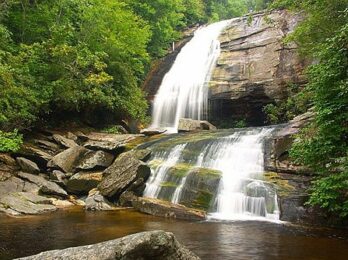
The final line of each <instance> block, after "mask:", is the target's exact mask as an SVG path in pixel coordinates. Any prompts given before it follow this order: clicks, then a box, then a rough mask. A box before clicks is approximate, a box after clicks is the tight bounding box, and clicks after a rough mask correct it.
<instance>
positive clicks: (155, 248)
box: [20, 231, 200, 260]
mask: <svg viewBox="0 0 348 260" xmlns="http://www.w3.org/2000/svg"><path fill="white" fill-rule="evenodd" d="M20 259H23V260H24V259H26V260H39V259H75V260H80V259H81V260H82V259H83V260H84V259H99V260H104V259H105V260H107V259H124V260H127V259H129V260H130V259H151V260H198V259H200V258H199V257H198V256H196V255H195V254H194V253H192V252H191V251H189V250H188V249H186V248H185V247H184V246H182V245H180V243H179V242H178V241H177V240H176V238H175V237H174V235H173V234H172V233H167V232H164V231H149V232H143V233H138V234H134V235H130V236H126V237H123V238H119V239H115V240H110V241H107V242H102V243H99V244H94V245H89V246H80V247H72V248H67V249H63V250H53V251H47V252H43V253H40V254H38V255H34V256H29V257H24V258H20Z"/></svg>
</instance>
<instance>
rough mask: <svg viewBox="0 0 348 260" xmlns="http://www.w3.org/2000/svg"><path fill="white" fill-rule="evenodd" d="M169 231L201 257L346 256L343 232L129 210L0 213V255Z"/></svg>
mask: <svg viewBox="0 0 348 260" xmlns="http://www.w3.org/2000/svg"><path fill="white" fill-rule="evenodd" d="M159 229H160V230H165V231H171V232H173V233H174V234H175V235H176V237H177V238H178V240H179V241H180V242H182V243H183V244H185V245H186V246H187V247H188V248H189V249H191V250H192V251H194V252H195V253H196V254H198V255H199V256H200V257H201V258H202V259H214V260H220V259H331V260H333V259H348V240H347V238H348V234H347V233H345V232H343V231H338V230H330V229H313V228H305V227H298V226H291V225H287V224H274V223H268V222H250V221H244V222H187V221H178V220H166V219H162V218H157V217H153V216H148V215H143V214H140V213H137V212H134V211H129V210H128V211H116V212H96V213H93V212H84V211H83V210H81V209H72V210H69V211H59V212H55V213H52V214H48V215H43V216H35V217H21V218H9V217H5V216H0V259H12V258H15V257H20V256H28V255H32V254H36V253H39V252H42V251H46V250H51V249H62V248H66V247H72V246H79V245H86V244H93V243H97V242H101V241H105V240H110V239H115V238H119V237H122V236H125V235H129V234H133V233H137V232H141V231H148V230H159Z"/></svg>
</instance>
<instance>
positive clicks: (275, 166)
mask: <svg viewBox="0 0 348 260" xmlns="http://www.w3.org/2000/svg"><path fill="white" fill-rule="evenodd" d="M313 119H314V113H313V112H307V113H305V114H303V115H300V116H297V117H296V118H294V119H293V120H291V121H290V122H289V123H288V124H287V125H285V126H284V127H282V128H280V129H279V130H278V131H277V132H276V134H275V135H274V136H273V137H272V138H270V139H269V140H268V141H267V142H266V147H265V148H266V149H265V151H266V154H265V169H266V170H267V171H275V172H283V173H310V170H309V169H306V168H305V167H303V166H300V165H296V164H295V163H293V162H292V161H291V160H290V158H289V150H290V149H291V147H292V144H293V142H294V141H295V135H296V134H297V133H298V132H299V131H300V129H302V128H304V127H305V126H307V125H308V124H309V123H310V122H311V121H312V120H313Z"/></svg>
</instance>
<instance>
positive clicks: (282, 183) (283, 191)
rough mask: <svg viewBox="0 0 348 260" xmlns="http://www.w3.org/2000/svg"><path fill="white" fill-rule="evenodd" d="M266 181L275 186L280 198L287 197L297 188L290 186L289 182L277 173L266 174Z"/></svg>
mask: <svg viewBox="0 0 348 260" xmlns="http://www.w3.org/2000/svg"><path fill="white" fill-rule="evenodd" d="M264 180H265V181H266V182H269V183H272V184H274V185H275V186H276V188H277V191H278V193H279V195H280V196H287V195H289V194H290V193H291V192H292V191H294V190H295V187H294V186H292V185H290V184H289V181H288V180H283V179H282V178H281V177H280V176H279V175H278V173H276V172H266V173H265V174H264Z"/></svg>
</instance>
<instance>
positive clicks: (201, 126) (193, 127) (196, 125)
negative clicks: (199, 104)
mask: <svg viewBox="0 0 348 260" xmlns="http://www.w3.org/2000/svg"><path fill="white" fill-rule="evenodd" d="M199 130H216V127H215V126H213V125H212V124H211V123H209V122H208V121H200V120H193V119H190V118H180V120H179V126H178V131H179V132H191V131H199Z"/></svg>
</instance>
